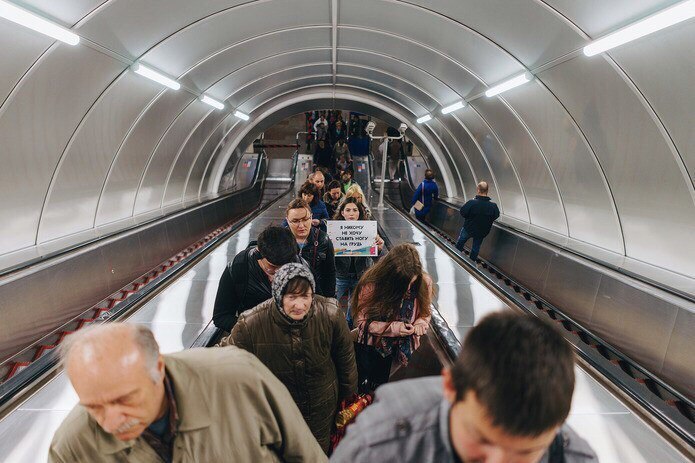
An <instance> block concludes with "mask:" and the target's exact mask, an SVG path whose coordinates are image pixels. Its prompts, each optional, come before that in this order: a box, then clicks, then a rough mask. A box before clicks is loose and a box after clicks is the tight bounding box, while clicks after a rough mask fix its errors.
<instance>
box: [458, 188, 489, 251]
mask: <svg viewBox="0 0 695 463" xmlns="http://www.w3.org/2000/svg"><path fill="white" fill-rule="evenodd" d="M477 190H478V194H477V195H476V196H475V199H470V200H468V201H466V204H464V205H463V207H461V211H460V213H461V216H463V218H464V222H463V228H461V233H460V234H459V239H458V241H456V249H458V250H459V251H462V252H463V245H464V244H466V241H468V239H469V238H473V246H472V247H471V256H470V257H471V260H472V261H473V262H475V260H476V259H477V258H478V252H480V246H481V245H482V244H483V238H485V237H486V236H487V235H488V233H490V229H491V228H492V222H494V221H495V220H497V218H498V217H499V216H500V210H499V209H498V208H497V204H495V203H493V202H492V201H490V197H489V196H488V195H487V190H488V186H487V182H480V183H478V187H477Z"/></svg>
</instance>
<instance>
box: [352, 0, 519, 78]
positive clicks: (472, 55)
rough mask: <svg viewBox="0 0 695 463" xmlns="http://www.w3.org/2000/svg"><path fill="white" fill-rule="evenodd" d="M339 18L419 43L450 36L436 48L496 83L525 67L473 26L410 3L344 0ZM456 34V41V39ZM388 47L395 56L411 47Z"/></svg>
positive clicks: (381, 0)
mask: <svg viewBox="0 0 695 463" xmlns="http://www.w3.org/2000/svg"><path fill="white" fill-rule="evenodd" d="M339 17H340V22H341V23H342V24H356V25H359V26H360V27H365V28H369V29H374V30H378V31H384V32H388V33H391V34H393V35H398V36H402V37H407V38H409V39H411V40H412V41H413V42H416V43H422V44H429V43H432V40H433V37H439V38H445V37H446V38H450V39H449V40H446V39H445V40H436V42H435V43H436V45H435V47H436V48H437V49H438V50H439V51H440V52H441V53H443V54H444V55H446V56H450V57H452V58H454V59H455V60H457V61H458V62H460V63H463V64H464V65H466V66H467V67H468V68H469V69H472V70H473V71H474V72H475V73H477V74H478V75H479V76H480V77H481V78H482V79H483V80H484V81H485V82H496V81H498V80H502V79H505V78H507V77H509V76H511V75H514V74H517V73H519V72H520V71H522V70H523V68H522V66H521V65H520V64H519V63H518V62H517V61H516V60H515V59H514V58H512V57H511V56H509V54H507V53H506V52H505V51H504V50H503V49H502V48H500V47H499V46H497V45H496V44H494V43H493V42H490V41H488V40H486V39H485V38H483V37H482V36H481V35H479V34H477V33H476V32H474V31H472V30H471V29H468V28H466V27H464V26H462V25H460V24H457V23H455V22H454V21H451V20H450V19H448V18H446V17H444V16H438V15H432V14H429V13H427V12H426V11H425V10H423V9H420V8H416V7H414V6H412V5H409V4H403V5H402V7H401V5H399V8H394V4H393V3H392V2H389V1H383V0H352V1H350V2H341V3H340V11H339ZM404 25H407V27H404ZM433 31H436V34H433ZM454 37H456V40H453V38H454ZM388 46H389V49H390V50H391V53H390V54H392V55H395V56H398V53H394V50H398V51H401V52H402V53H408V50H409V48H410V47H409V45H408V44H407V43H406V42H404V41H403V40H402V39H401V40H399V41H398V42H397V44H394V43H390V44H388ZM375 47H378V45H377V44H372V43H370V44H369V45H368V46H367V44H366V43H365V46H364V47H360V48H366V49H372V48H375ZM379 48H380V47H378V48H377V49H379ZM447 77H448V78H447V79H445V80H446V81H450V80H451V81H453V80H454V79H455V78H456V76H447Z"/></svg>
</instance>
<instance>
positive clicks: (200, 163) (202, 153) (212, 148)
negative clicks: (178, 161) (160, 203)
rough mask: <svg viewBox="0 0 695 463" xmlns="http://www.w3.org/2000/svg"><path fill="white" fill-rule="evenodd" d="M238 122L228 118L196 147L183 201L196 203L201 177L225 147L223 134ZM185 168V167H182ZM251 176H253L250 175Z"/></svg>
mask: <svg viewBox="0 0 695 463" xmlns="http://www.w3.org/2000/svg"><path fill="white" fill-rule="evenodd" d="M238 122H239V120H238V119H237V118H235V117H232V116H228V117H226V118H225V119H224V121H222V123H221V124H220V125H218V126H217V127H215V129H214V131H213V132H211V133H209V134H208V136H207V139H206V140H205V142H204V143H203V144H202V145H200V146H199V147H198V150H197V154H196V157H195V158H194V159H193V161H192V162H190V163H189V165H188V166H187V167H188V173H187V174H186V182H185V185H184V188H183V196H184V197H183V200H184V203H186V202H187V201H193V202H197V201H199V200H200V198H199V195H200V192H201V189H202V182H203V176H204V175H205V170H206V169H207V167H208V165H209V163H210V162H211V160H212V159H213V158H215V157H216V156H217V155H219V153H220V151H222V150H223V149H224V147H225V141H226V139H225V134H227V133H228V132H229V131H230V130H232V128H233V127H235V126H236V125H237V124H238ZM184 167H185V166H184ZM251 175H253V174H251Z"/></svg>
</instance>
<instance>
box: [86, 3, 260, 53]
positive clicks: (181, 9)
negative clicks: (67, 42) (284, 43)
mask: <svg viewBox="0 0 695 463" xmlns="http://www.w3.org/2000/svg"><path fill="white" fill-rule="evenodd" d="M244 3H247V0H210V1H206V2H190V1H189V0H147V1H145V2H142V1H140V2H137V3H135V4H134V3H132V2H118V1H115V2H114V1H108V2H105V3H104V5H103V6H102V7H101V8H100V9H98V10H97V11H96V13H95V14H94V15H93V16H92V17H90V18H89V19H88V20H87V21H85V22H83V23H82V24H80V26H79V27H78V28H77V30H78V32H79V34H80V35H81V36H83V37H85V38H87V39H89V40H92V41H94V42H97V43H99V44H101V45H103V46H105V47H107V48H108V49H110V50H113V51H115V52H116V53H119V54H121V55H123V56H128V57H131V58H137V57H139V56H141V55H142V54H144V53H145V52H146V51H147V50H149V49H150V48H151V47H153V46H154V45H156V44H157V43H159V42H160V41H161V40H162V38H164V37H168V36H169V35H171V34H174V33H176V31H178V30H180V29H182V28H184V27H186V26H188V25H189V24H191V23H193V22H195V21H198V20H200V19H202V18H205V17H206V16H208V15H210V14H214V13H216V12H218V11H220V10H222V9H224V8H230V9H231V8H233V7H234V6H236V5H239V4H244ZM134 8H135V9H136V10H134ZM133 11H137V14H133ZM163 12H166V14H162V13H163ZM228 26H229V24H228V25H226V26H223V28H225V29H226V28H228ZM194 40H195V39H194Z"/></svg>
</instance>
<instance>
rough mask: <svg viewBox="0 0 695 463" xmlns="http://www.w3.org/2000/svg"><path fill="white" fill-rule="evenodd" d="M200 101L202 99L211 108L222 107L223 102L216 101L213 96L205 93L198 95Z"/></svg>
mask: <svg viewBox="0 0 695 463" xmlns="http://www.w3.org/2000/svg"><path fill="white" fill-rule="evenodd" d="M200 101H202V102H203V103H206V104H209V105H210V106H212V107H213V108H217V109H224V103H222V102H220V101H217V100H216V99H214V98H210V97H209V96H207V95H202V96H201V97H200Z"/></svg>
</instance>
